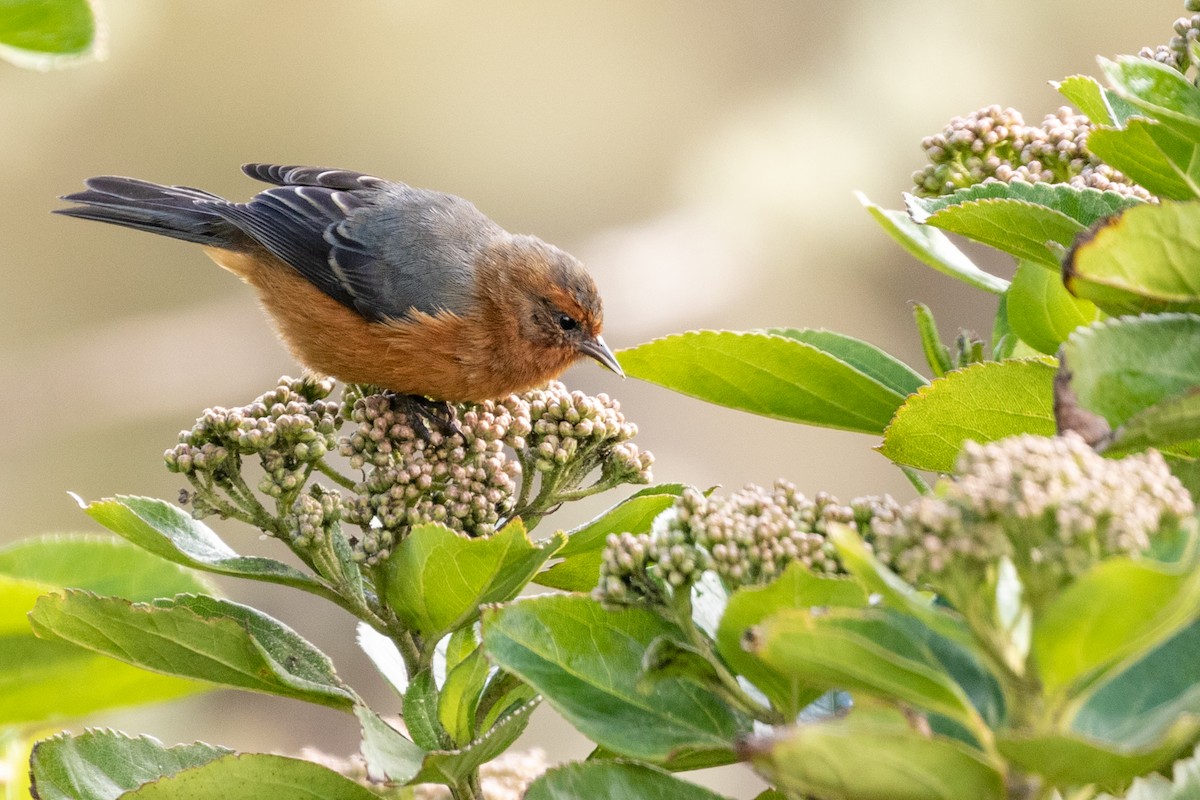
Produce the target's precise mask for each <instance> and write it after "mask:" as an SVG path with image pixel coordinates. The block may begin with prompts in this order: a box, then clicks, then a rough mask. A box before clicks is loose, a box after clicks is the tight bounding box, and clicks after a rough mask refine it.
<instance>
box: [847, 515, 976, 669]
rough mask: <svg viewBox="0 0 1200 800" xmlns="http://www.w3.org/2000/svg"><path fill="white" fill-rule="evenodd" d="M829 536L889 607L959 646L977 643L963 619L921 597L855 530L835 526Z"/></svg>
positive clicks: (852, 568)
mask: <svg viewBox="0 0 1200 800" xmlns="http://www.w3.org/2000/svg"><path fill="white" fill-rule="evenodd" d="M826 535H827V536H828V537H829V541H830V542H831V543H832V544H833V546H834V548H835V549H836V550H837V554H838V558H840V559H841V561H842V566H844V567H845V568H846V571H847V572H849V573H850V574H851V575H853V576H854V579H855V580H857V581H858V582H859V583H860V584H862V587H863V588H864V589H865V590H867V591H868V592H870V593H873V594H878V595H879V596H880V598H881V599H882V601H883V604H884V605H885V606H887V607H888V608H893V609H895V610H896V611H898V612H900V613H902V614H906V615H908V616H910V617H913V618H914V619H916V620H918V621H919V622H920V623H921V624H922V625H924V626H925V627H927V628H929V629H930V630H931V631H933V632H934V633H936V634H938V635H939V636H942V637H944V638H946V639H949V640H950V641H952V642H955V643H956V644H960V645H970V644H972V643H973V641H974V639H973V638H972V635H971V633H970V631H969V630H968V629H967V627H966V625H965V624H964V623H963V621H962V619H961V617H959V616H958V615H957V614H956V613H954V612H952V611H950V610H948V609H946V608H944V607H942V606H938V605H936V604H935V603H934V599H933V597H931V596H927V595H923V594H921V593H920V592H918V591H917V590H916V589H914V588H913V587H912V586H909V585H908V584H907V583H905V582H904V581H903V580H901V578H900V576H898V575H897V574H896V573H894V572H892V571H891V570H890V569H888V568H887V567H885V566H884V565H883V564H881V563H880V562H879V559H877V558H875V555H874V553H872V552H871V550H870V549H868V548H867V545H866V543H865V542H863V540H862V537H860V536H859V535H858V531H856V530H854V528H851V527H850V526H849V525H843V524H841V523H832V524H830V525H829V530H828V532H827V534H826Z"/></svg>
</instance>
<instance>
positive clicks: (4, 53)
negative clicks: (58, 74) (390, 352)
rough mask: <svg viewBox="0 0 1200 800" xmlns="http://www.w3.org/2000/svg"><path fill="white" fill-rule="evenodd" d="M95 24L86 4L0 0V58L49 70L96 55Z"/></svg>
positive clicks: (64, 0) (63, 0)
mask: <svg viewBox="0 0 1200 800" xmlns="http://www.w3.org/2000/svg"><path fill="white" fill-rule="evenodd" d="M96 35H97V21H96V17H95V14H94V13H93V12H92V7H91V5H90V4H89V3H88V2H87V0H0V58H5V59H7V60H8V61H9V62H11V63H13V64H16V65H17V66H19V67H27V68H30V69H49V68H51V67H58V66H66V65H70V64H75V63H80V62H82V61H83V60H86V59H87V58H88V57H92V56H94V55H95V45H96Z"/></svg>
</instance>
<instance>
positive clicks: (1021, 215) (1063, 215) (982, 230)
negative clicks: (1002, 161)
mask: <svg viewBox="0 0 1200 800" xmlns="http://www.w3.org/2000/svg"><path fill="white" fill-rule="evenodd" d="M905 201H906V204H907V206H908V210H909V213H910V214H911V215H912V216H913V219H915V220H916V221H917V222H921V223H925V224H927V225H934V226H936V227H938V228H941V229H943V230H947V231H950V232H951V233H957V234H959V235H961V236H965V237H967V238H968V239H972V240H974V241H977V242H981V243H983V244H986V245H989V246H991V247H994V248H996V249H997V250H1001V251H1003V252H1006V253H1009V254H1011V255H1013V256H1015V257H1017V258H1019V259H1024V260H1026V261H1033V262H1035V263H1038V264H1042V265H1044V266H1047V267H1050V268H1052V269H1057V268H1058V265H1059V254H1060V252H1061V248H1066V247H1069V246H1070V245H1071V243H1072V242H1073V241H1074V240H1075V237H1076V236H1077V235H1079V234H1080V233H1082V232H1083V231H1084V230H1086V229H1087V227H1088V226H1089V225H1092V224H1093V223H1095V222H1096V221H1097V220H1100V219H1103V218H1104V217H1107V216H1109V215H1111V214H1114V213H1116V212H1117V211H1120V210H1122V209H1125V208H1128V207H1130V206H1132V205H1136V204H1140V203H1141V201H1140V200H1137V199H1136V198H1131V197H1129V196H1127V195H1121V194H1118V193H1116V192H1101V191H1099V190H1097V189H1077V188H1075V187H1073V186H1069V185H1067V184H1048V183H1037V184H1029V183H1024V182H1021V181H1013V182H1011V183H1001V182H999V181H992V182H988V183H980V184H976V185H974V186H969V187H967V188H965V189H959V190H958V191H956V192H954V193H953V194H949V195H943V196H941V197H931V198H920V197H915V196H912V195H905Z"/></svg>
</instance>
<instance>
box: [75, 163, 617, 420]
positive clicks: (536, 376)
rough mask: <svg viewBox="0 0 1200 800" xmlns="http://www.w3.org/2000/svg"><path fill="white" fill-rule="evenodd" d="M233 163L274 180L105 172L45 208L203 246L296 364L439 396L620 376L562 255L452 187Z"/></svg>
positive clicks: (581, 276)
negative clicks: (237, 181) (222, 182)
mask: <svg viewBox="0 0 1200 800" xmlns="http://www.w3.org/2000/svg"><path fill="white" fill-rule="evenodd" d="M242 171H243V172H244V173H245V174H246V175H247V176H249V177H251V178H254V179H256V180H259V181H262V182H264V183H268V184H272V186H271V188H268V189H264V190H263V191H260V192H259V193H258V194H256V195H254V196H253V197H252V198H250V200H249V201H248V202H245V203H237V202H232V201H230V200H226V199H225V198H222V197H220V196H218V195H215V194H211V193H209V192H206V191H203V190H200V189H193V188H190V187H187V186H166V185H161V184H157V183H151V182H149V181H144V180H139V179H137V178H126V177H120V176H114V175H103V176H97V177H93V178H88V179H87V180H86V181H84V185H85V186H86V187H87V190H86V191H82V192H77V193H74V194H68V195H64V196H62V197H61V198H60V199H62V200H65V201H68V202H71V203H74V204H75V205H72V206H70V207H67V208H59V209H55V213H58V214H63V215H66V216H68V217H77V218H80V219H88V220H96V221H99V222H106V223H111V224H113V225H121V226H124V227H127V228H134V229H136V230H142V231H149V232H150V233H156V234H159V235H162V236H169V237H171V238H174V239H181V240H183V241H185V242H193V243H196V244H199V245H201V246H202V247H203V249H204V251H205V253H206V254H207V255H208V256H209V257H210V258H211V259H212V260H213V261H215V262H216V263H217V264H218V265H220V266H221V267H223V268H224V269H226V270H228V271H229V272H232V273H233V274H234V275H236V276H237V277H239V278H241V279H242V280H243V281H244V282H246V283H248V284H250V285H251V286H252V287H254V289H255V290H257V293H258V297H259V302H260V305H261V306H262V307H263V309H264V310H265V311H266V313H267V315H268V316H269V317H270V318H271V320H273V322H274V325H275V328H276V331H277V333H278V335H279V337H280V339H281V340H282V341H283V342H284V344H285V345H286V346H287V348H288V349H289V350H290V351H291V353H292V355H293V356H294V357H295V358H296V360H297V361H298V362H300V363H301V364H302V365H304V366H305V367H307V368H308V369H310V370H312V371H313V372H316V373H320V374H323V375H327V376H330V377H333V378H337V379H339V380H341V381H343V382H346V383H356V384H366V385H370V386H376V387H379V388H381V389H384V390H387V391H388V392H390V393H393V394H394V395H396V396H410V397H413V398H420V399H423V400H425V401H429V402H432V403H436V404H447V405H448V404H450V403H470V402H482V401H486V400H497V399H500V398H503V397H506V396H508V395H509V394H513V393H520V392H523V391H526V390H529V389H532V388H535V387H538V386H541V385H544V384H545V383H547V382H548V381H550V380H552V379H554V378H557V377H558V376H559V375H561V374H562V372H563V371H565V370H566V369H567V367H569V366H571V364H573V363H574V362H575V361H576V360H577V359H579V358H582V357H590V358H592V359H595V360H596V361H597V362H599V363H600V364H601V365H603V366H605V367H607V368H608V369H610V370H612V371H613V372H615V373H616V374H618V375H619V376H621V377H624V372H623V371H622V369H621V365H620V363H619V362H618V361H617V358H616V356H615V355H613V352H612V350H610V349H609V347H608V345H607V344H606V343H605V341H604V339H603V337H602V336H601V329H602V327H603V322H604V319H603V318H604V312H603V305H602V302H601V298H600V293H599V290H598V289H597V288H596V284H595V282H594V281H593V280H592V277H591V276H590V275H589V274H588V272H587V270H586V269H585V268H584V266H583V265H582V264H581V263H580V262H579V261H578V260H577V259H576V258H575V257H574V256H572V255H570V254H569V253H567V252H565V251H563V250H561V249H559V248H557V247H555V246H554V245H551V244H547V243H546V242H544V241H542V240H541V239H539V238H537V237H535V236H530V235H524V234H512V233H509V232H508V231H506V230H504V229H503V228H502V227H500V226H499V225H498V224H496V223H495V222H493V221H492V220H491V219H490V218H488V217H487V216H485V215H484V214H483V213H482V212H480V211H479V210H478V209H477V208H476V207H475V206H474V205H473V204H472V203H470V202H468V201H467V200H464V199H462V198H460V197H457V196H455V195H451V194H446V193H443V192H438V191H434V190H430V189H418V188H414V187H411V186H408V185H407V184H404V183H400V182H396V181H390V180H385V179H383V178H377V177H373V176H371V175H367V174H364V173H360V172H353V171H350V170H345V169H330V168H324V167H311V166H282V165H276V164H260V163H252V164H245V165H243V166H242Z"/></svg>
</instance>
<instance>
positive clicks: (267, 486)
mask: <svg viewBox="0 0 1200 800" xmlns="http://www.w3.org/2000/svg"><path fill="white" fill-rule="evenodd" d="M332 391H333V381H332V380H330V379H323V380H318V379H314V378H310V377H305V378H300V379H294V378H286V377H285V378H281V379H280V381H279V385H278V386H277V387H276V388H275V389H273V390H271V391H270V392H267V393H266V394H264V395H262V396H260V397H259V398H258V399H256V400H255V401H254V402H253V403H251V404H250V405H247V406H240V407H237V408H221V407H217V408H209V409H206V410H205V411H204V413H203V414H202V415H201V416H200V418H199V419H197V420H196V424H195V425H194V426H193V427H192V428H191V430H187V431H183V432H181V433H180V434H179V444H178V445H176V446H175V447H173V448H172V449H170V450H168V451H167V452H166V453H165V454H164V458H165V459H166V462H167V469H169V470H170V471H172V472H179V473H182V474H184V475H187V476H188V477H189V478H196V477H197V473H203V476H201V477H204V476H207V477H208V478H210V479H212V480H215V481H216V482H217V483H218V484H221V483H223V481H224V480H225V479H227V478H229V477H231V476H233V475H236V474H238V473H239V471H240V469H241V459H242V456H246V455H257V456H258V457H259V460H260V463H261V465H262V468H263V472H264V475H263V477H262V480H261V481H260V482H259V486H258V488H259V490H260V491H262V492H263V494H266V495H269V496H271V497H275V498H280V497H284V496H288V495H290V494H292V493H295V492H297V491H299V490H300V489H301V488H302V486H303V483H304V481H305V479H306V478H307V475H308V472H309V470H310V468H311V466H310V465H312V464H313V463H315V462H316V461H318V460H320V459H321V458H322V457H323V456H324V455H325V454H326V453H327V452H329V451H330V450H332V449H334V448H335V447H336V446H337V430H338V428H339V427H340V426H341V424H342V419H341V416H340V415H339V410H338V404H337V403H335V402H332V401H328V400H326V399H325V398H326V397H328V396H329V394H330V392H332ZM204 508H205V507H204V505H203V504H200V505H197V507H196V510H197V511H198V512H202V511H203V510H204Z"/></svg>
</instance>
